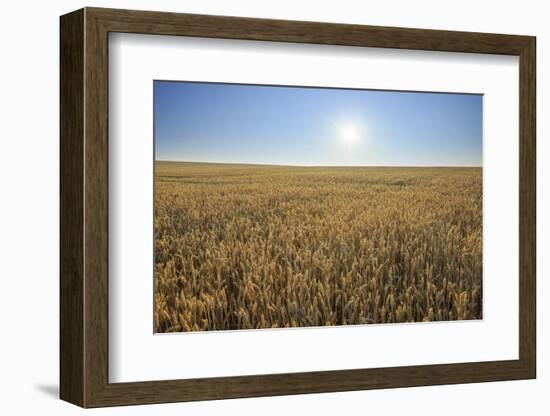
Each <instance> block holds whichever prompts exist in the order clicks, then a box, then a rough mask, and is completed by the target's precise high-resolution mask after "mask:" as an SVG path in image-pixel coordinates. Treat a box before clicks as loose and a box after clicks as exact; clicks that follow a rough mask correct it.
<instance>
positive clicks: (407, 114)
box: [154, 81, 482, 166]
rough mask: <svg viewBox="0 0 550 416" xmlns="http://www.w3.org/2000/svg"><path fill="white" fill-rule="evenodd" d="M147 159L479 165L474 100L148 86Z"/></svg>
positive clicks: (478, 105) (478, 115) (477, 100)
mask: <svg viewBox="0 0 550 416" xmlns="http://www.w3.org/2000/svg"><path fill="white" fill-rule="evenodd" d="M154 96H155V99H154V111H155V132H154V133H155V153H156V160H178V161H196V162H224V163H258V164H280V165H308V166H309V165H337V166H369V165H373V166H481V162H482V96H481V95H468V94H441V93H419V92H396V91H374V90H350V89H331V88H300V87H280V86H259V85H240V84H214V83H190V82H170V81H155V82H154Z"/></svg>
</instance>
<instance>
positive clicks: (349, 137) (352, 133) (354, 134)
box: [338, 123, 361, 146]
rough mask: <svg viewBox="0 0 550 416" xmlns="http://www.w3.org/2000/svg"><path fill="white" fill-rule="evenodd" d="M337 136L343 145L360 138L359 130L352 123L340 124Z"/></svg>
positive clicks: (352, 142) (351, 143)
mask: <svg viewBox="0 0 550 416" xmlns="http://www.w3.org/2000/svg"><path fill="white" fill-rule="evenodd" d="M338 138H339V139H340V141H341V142H342V143H343V144H345V145H348V146H350V145H353V144H355V143H357V142H359V141H360V140H361V130H360V129H359V127H358V126H357V125H355V124H353V123H346V124H342V125H341V126H340V128H339V132H338Z"/></svg>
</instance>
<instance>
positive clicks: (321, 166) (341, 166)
mask: <svg viewBox="0 0 550 416" xmlns="http://www.w3.org/2000/svg"><path fill="white" fill-rule="evenodd" d="M155 162H168V163H202V164H210V165H249V166H273V167H289V168H292V167H294V168H324V167H331V168H370V167H372V168H385V167H388V168H483V165H315V164H311V165H297V164H285V163H252V162H218V161H195V160H168V159H155Z"/></svg>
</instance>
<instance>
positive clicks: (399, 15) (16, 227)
mask: <svg viewBox="0 0 550 416" xmlns="http://www.w3.org/2000/svg"><path fill="white" fill-rule="evenodd" d="M545 3H546V2H543V1H528V0H523V1H519V0H516V1H514V2H511V1H503V0H500V1H497V0H491V1H483V2H481V1H470V0H461V1H445V2H443V1H437V0H435V1H421V0H416V1H407V0H403V1H389V0H388V1H384V2H380V1H377V2H367V1H351V0H338V1H334V0H331V1H324V0H317V1H305V0H303V1H298V0H293V1H292V0H264V1H253V0H231V1H229V0H227V1H224V2H222V1H215V0H192V1H183V0H181V1H167V0H156V1H153V0H149V1H146V0H133V1H132V0H124V1H116V2H114V1H111V2H107V1H92V0H90V1H89V2H82V1H69V0H52V1H47V2H46V1H43V2H40V1H35V2H31V1H24V0H20V1H17V2H15V1H13V2H4V4H3V8H2V12H1V14H0V31H1V36H0V45H1V54H0V56H1V57H2V58H1V59H2V61H1V63H0V75H1V76H0V143H1V147H0V189H1V195H2V199H1V200H0V253H1V254H0V321H1V323H2V328H3V329H2V341H1V342H0V392H1V393H0V411H1V413H3V414H9V415H11V414H33V413H40V414H55V415H68V414H77V413H79V412H82V410H80V409H79V408H77V407H75V406H72V405H69V404H67V403H64V402H61V401H59V400H58V399H57V395H58V364H59V363H58V271H59V266H58V257H59V250H58V236H59V233H58V228H59V222H58V208H59V204H58V192H59V185H58V183H59V179H58V175H59V168H58V165H59V156H58V154H59V147H58V132H59V128H58V125H59V122H58V116H59V112H58V106H59V99H58V91H59V65H58V62H59V46H58V45H59V34H58V32H59V23H58V22H59V21H58V16H59V15H61V14H64V13H67V12H69V11H72V10H74V9H77V8H80V7H82V6H103V7H118V8H133V9H146V10H152V9H155V10H166V11H176V12H189V13H209V14H221V15H240V16H253V17H266V18H276V19H296V20H317V21H326V22H342V23H361V24H373V25H388V26H406V27H420V28H433V29H452V30H468V31H480V32H500V33H511V34H529V35H536V36H537V38H538V39H537V42H538V47H537V53H538V64H537V72H538V86H537V94H538V129H537V133H538V174H539V176H538V178H539V179H538V185H537V187H538V215H539V217H538V218H539V219H538V260H539V264H538V319H539V321H538V331H539V332H538V333H539V339H538V340H539V343H538V345H539V361H538V379H537V380H535V381H519V382H500V383H485V384H470V385H459V386H439V387H422V388H409V389H397V390H378V391H367V392H351V393H338V394H334V393H332V394H316V395H303V396H287V397H272V398H260V399H242V400H225V401H217V402H202V403H187V404H167V405H156V406H139V407H133V408H118V409H117V408H113V409H107V410H92V411H87V413H88V414H103V415H107V414H109V415H111V414H119V415H122V414H124V415H127V414H130V415H133V414H144V415H145V414H146V415H163V414H174V413H176V412H177V414H180V415H185V414H189V415H191V414H192V415H212V414H220V415H221V414H224V415H228V414H239V415H247V414H250V415H257V414H262V415H264V414H268V415H269V414H273V415H280V414H285V413H287V414H302V413H305V414H309V413H315V414H319V415H324V414H326V415H329V414H330V415H333V414H342V413H344V412H345V413H346V414H365V413H367V412H369V413H373V414H378V413H381V412H383V413H384V414H405V413H406V414H408V415H416V414H419V415H441V414H445V415H447V416H451V415H461V416H463V415H466V414H478V415H482V414H498V415H515V414H529V415H543V414H548V412H549V410H550V399H549V396H548V391H550V390H549V389H550V361H549V360H547V359H546V354H545V351H544V347H545V346H546V344H547V342H546V341H547V340H548V334H549V330H548V327H547V328H546V331H543V325H544V323H545V320H546V318H547V317H548V310H549V309H548V308H545V307H544V304H543V302H544V301H545V300H549V301H550V293H549V291H550V285H549V284H545V282H544V277H545V276H544V275H545V271H546V269H547V267H544V266H547V264H548V262H546V264H543V263H544V260H545V259H544V258H543V257H544V251H543V250H544V242H546V241H548V238H550V227H549V225H548V224H549V222H548V221H544V222H543V220H545V219H544V218H542V213H543V211H544V210H545V209H546V210H547V209H548V208H549V206H550V200H549V199H548V192H543V183H547V182H548V179H550V178H549V177H548V176H549V175H550V173H549V172H550V169H545V168H544V167H543V165H544V164H548V163H550V145H548V144H547V143H545V139H546V137H545V131H544V129H543V124H544V120H543V118H544V114H545V106H544V104H545V102H547V101H549V100H550V89H549V83H548V78H547V77H545V76H544V75H545V74H544V73H545V72H546V73H548V71H550V64H549V65H546V62H547V58H548V57H549V56H550V25H548V15H549V13H548V11H547V10H546V9H545V6H546V4H545ZM546 66H548V67H546ZM545 199H546V201H545ZM505 237H506V236H503V238H505ZM503 261H505V259H503ZM449 342H453V340H449ZM31 412H32V413H31Z"/></svg>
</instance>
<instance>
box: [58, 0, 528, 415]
mask: <svg viewBox="0 0 550 416" xmlns="http://www.w3.org/2000/svg"><path fill="white" fill-rule="evenodd" d="M60 29H61V45H60V46H61V51H60V52H61V58H60V65H61V78H60V80H61V91H60V101H61V104H60V105H61V121H60V123H61V127H60V129H61V154H60V161H61V162H60V163H61V167H60V174H61V178H60V187H61V196H60V198H61V199H60V205H61V215H60V221H61V229H60V233H61V242H60V252H61V255H60V262H61V267H60V278H61V284H60V296H61V301H60V361H61V363H60V380H61V381H60V384H61V385H60V396H61V399H63V400H66V401H68V402H71V403H74V404H76V405H79V406H82V407H101V406H115V405H132V404H146V403H163V402H178V401H191V400H212V399H226V398H239V397H257V396H269V395H287V394H304V393H321V392H338V391H351V390H363V389H379V388H397V387H410V386H425V385H439V384H454V383H474V382H487V381H499V380H519V379H530V378H535V376H536V333H535V331H536V326H535V322H536V321H535V319H536V318H535V311H536V305H535V298H536V296H535V293H536V292H535V282H536V278H535V265H536V258H535V252H536V235H535V233H536V227H535V221H536V178H535V155H536V151H535V127H536V119H535V106H536V97H535V91H536V90H535V50H536V47H535V38H534V37H530V36H516V35H500V34H486V33H467V32H451V31H438V30H421V29H403V28H393V27H377V26H362V25H348V24H329V23H313V22H297V21H285V20H264V19H253V18H240V17H225V16H207V15H190V14H177V13H164V12H148V11H130V10H114V9H100V8H85V9H81V10H78V11H75V12H72V13H69V14H67V15H64V16H62V17H61V20H60ZM110 32H127V33H142V34H156V35H175V36H193V37H208V38H226V39H246V40H260V41H278V42H298V43H312V44H330V45H347V46H368V47H383V48H398V49H416V50H430V51H448V52H468V53H483V54H503V55H515V56H519V66H520V80H519V85H520V91H519V97H520V99H519V101H520V106H519V109H518V110H519V120H520V142H519V147H520V149H519V154H520V178H519V179H520V181H519V184H520V185H519V195H520V197H519V198H520V207H519V212H520V215H519V218H520V220H519V222H520V223H519V235H520V245H519V247H520V253H519V261H520V267H519V271H518V272H519V311H520V314H519V359H518V360H509V361H492V362H472V363H460V364H444V365H419V366H407V367H390V368H366V369H355V370H339V371H323V372H307V373H288V374H266V375H253V376H238V377H221V378H205V379H181V380H170V381H147V382H135V383H134V382H133V383H109V379H108V360H109V355H108V287H109V285H108V281H109V280H108V279H109V276H108V222H109V217H108V171H109V167H108V140H109V138H108V80H109V77H108V65H109V62H108V34H109V33H110Z"/></svg>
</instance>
